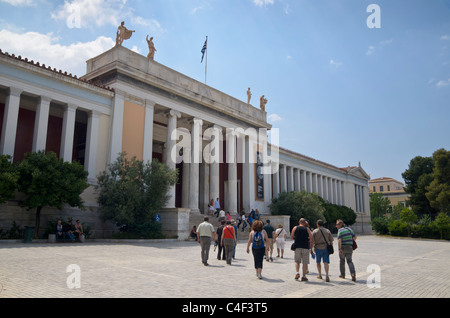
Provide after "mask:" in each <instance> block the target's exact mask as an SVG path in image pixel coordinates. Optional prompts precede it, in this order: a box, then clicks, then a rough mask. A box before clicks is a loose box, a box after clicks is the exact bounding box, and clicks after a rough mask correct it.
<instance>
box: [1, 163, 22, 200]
mask: <svg viewBox="0 0 450 318" xmlns="http://www.w3.org/2000/svg"><path fill="white" fill-rule="evenodd" d="M18 179H19V174H18V173H17V171H16V170H15V169H14V166H13V164H12V163H11V156H8V155H1V156H0V204H1V203H5V202H6V201H7V200H9V199H11V198H13V197H14V192H15V190H16V187H17V186H16V185H17V180H18Z"/></svg>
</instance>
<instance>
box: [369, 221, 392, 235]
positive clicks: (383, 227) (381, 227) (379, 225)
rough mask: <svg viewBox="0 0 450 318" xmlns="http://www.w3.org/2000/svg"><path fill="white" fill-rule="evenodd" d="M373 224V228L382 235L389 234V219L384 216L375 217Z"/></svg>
mask: <svg viewBox="0 0 450 318" xmlns="http://www.w3.org/2000/svg"><path fill="white" fill-rule="evenodd" d="M371 224H372V229H373V230H374V231H375V232H376V233H378V234H381V235H387V234H389V229H388V224H389V220H388V219H387V218H386V217H384V216H382V217H377V218H374V219H373V220H372V222H371Z"/></svg>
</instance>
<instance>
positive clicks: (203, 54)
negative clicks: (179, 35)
mask: <svg viewBox="0 0 450 318" xmlns="http://www.w3.org/2000/svg"><path fill="white" fill-rule="evenodd" d="M207 46H208V37H206V41H205V44H203V48H202V61H201V62H200V63H203V58H204V57H205V52H206V49H207Z"/></svg>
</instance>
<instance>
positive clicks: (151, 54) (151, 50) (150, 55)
mask: <svg viewBox="0 0 450 318" xmlns="http://www.w3.org/2000/svg"><path fill="white" fill-rule="evenodd" d="M145 39H146V40H147V44H148V55H147V58H149V59H151V60H153V59H154V58H155V52H156V49H155V44H153V37H151V38H150V39H149V38H148V35H147V37H146V38H145Z"/></svg>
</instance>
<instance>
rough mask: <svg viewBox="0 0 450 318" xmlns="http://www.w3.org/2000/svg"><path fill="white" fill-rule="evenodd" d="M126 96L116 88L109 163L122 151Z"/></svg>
mask: <svg viewBox="0 0 450 318" xmlns="http://www.w3.org/2000/svg"><path fill="white" fill-rule="evenodd" d="M124 105H125V97H124V96H123V94H119V92H118V91H117V90H116V94H115V96H114V108H113V115H112V118H111V140H110V145H109V158H108V163H113V162H115V161H116V160H117V157H118V156H119V154H120V153H121V152H122V134H123V112H124V107H125V106H124Z"/></svg>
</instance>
